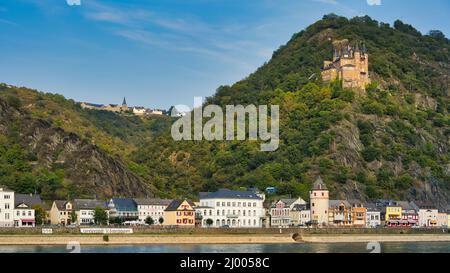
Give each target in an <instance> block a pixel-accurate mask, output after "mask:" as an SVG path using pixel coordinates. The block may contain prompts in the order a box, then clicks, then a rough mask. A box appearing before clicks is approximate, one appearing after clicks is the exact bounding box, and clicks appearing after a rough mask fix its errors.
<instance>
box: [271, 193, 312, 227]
mask: <svg viewBox="0 0 450 273" xmlns="http://www.w3.org/2000/svg"><path fill="white" fill-rule="evenodd" d="M305 204H306V202H305V200H303V199H302V198H300V197H299V198H297V199H280V200H278V201H276V202H274V203H273V204H272V206H271V207H270V225H271V226H272V227H290V226H292V225H294V223H293V222H294V221H295V222H296V224H298V223H299V220H293V218H296V219H299V218H300V217H298V218H297V217H296V216H297V211H295V212H294V211H293V208H294V206H295V205H305ZM294 214H295V215H294Z"/></svg>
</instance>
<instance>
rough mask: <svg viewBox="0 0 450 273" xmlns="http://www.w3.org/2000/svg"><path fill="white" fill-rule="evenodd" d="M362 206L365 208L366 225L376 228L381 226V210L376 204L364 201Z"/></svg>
mask: <svg viewBox="0 0 450 273" xmlns="http://www.w3.org/2000/svg"><path fill="white" fill-rule="evenodd" d="M364 207H365V208H366V209H367V212H366V227H367V228H376V227H379V226H381V210H380V209H379V208H378V207H377V206H376V204H375V203H365V204H364Z"/></svg>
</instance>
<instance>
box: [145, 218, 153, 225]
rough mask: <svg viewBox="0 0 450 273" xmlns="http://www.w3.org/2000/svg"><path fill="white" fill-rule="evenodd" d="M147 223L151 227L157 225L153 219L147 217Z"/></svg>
mask: <svg viewBox="0 0 450 273" xmlns="http://www.w3.org/2000/svg"><path fill="white" fill-rule="evenodd" d="M145 223H146V224H147V225H149V226H151V225H153V224H154V223H155V220H153V218H152V217H150V216H147V218H145Z"/></svg>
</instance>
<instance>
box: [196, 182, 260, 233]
mask: <svg viewBox="0 0 450 273" xmlns="http://www.w3.org/2000/svg"><path fill="white" fill-rule="evenodd" d="M199 197H200V206H199V207H207V208H208V209H207V212H208V214H207V215H203V219H202V226H207V225H206V222H207V221H208V219H211V220H212V221H213V224H212V225H211V226H212V227H222V226H229V227H249V228H250V227H251V228H255V227H262V225H263V219H264V218H265V210H264V207H263V202H264V196H263V195H261V194H258V193H256V192H255V191H239V190H228V189H220V190H218V191H216V192H209V193H202V194H200V196H199ZM209 210H212V211H213V212H212V215H210V214H209Z"/></svg>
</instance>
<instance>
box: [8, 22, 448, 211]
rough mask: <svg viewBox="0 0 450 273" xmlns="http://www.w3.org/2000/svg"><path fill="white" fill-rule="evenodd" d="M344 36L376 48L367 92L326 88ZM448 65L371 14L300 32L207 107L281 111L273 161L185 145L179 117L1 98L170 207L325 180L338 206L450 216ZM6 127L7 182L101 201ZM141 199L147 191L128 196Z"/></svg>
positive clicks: (30, 94) (242, 144)
mask: <svg viewBox="0 0 450 273" xmlns="http://www.w3.org/2000/svg"><path fill="white" fill-rule="evenodd" d="M344 38H345V39H348V40H349V41H355V42H356V41H362V42H364V43H365V45H366V46H367V48H368V52H369V70H370V77H371V79H372V84H371V85H370V86H368V87H367V90H366V92H365V93H363V94H361V93H360V92H355V90H349V89H342V88H341V85H340V83H339V82H334V83H332V84H331V85H325V84H323V83H322V80H321V77H320V69H321V67H322V64H323V61H324V60H328V59H331V57H332V45H331V43H332V41H333V40H335V39H344ZM449 60H450V41H449V40H448V39H447V38H445V36H444V35H443V34H442V33H441V32H440V31H430V33H428V34H426V35H422V34H421V33H420V32H418V31H417V30H415V29H414V28H413V27H412V26H410V25H407V24H405V23H403V22H401V21H396V22H395V23H394V25H393V26H390V25H388V24H385V23H380V22H377V21H375V20H373V19H371V18H369V17H367V16H366V17H355V18H352V19H347V18H345V17H339V16H336V15H333V14H330V15H326V16H324V18H323V19H322V20H320V21H318V22H316V23H315V24H313V25H311V26H309V27H308V28H306V29H305V30H303V31H301V32H299V33H297V34H294V35H293V37H292V39H291V40H290V41H289V42H288V43H287V44H286V45H284V46H282V47H280V48H279V49H278V50H277V51H276V52H274V54H273V56H272V59H271V60H270V61H268V62H267V63H266V64H264V65H263V66H262V67H260V68H259V69H258V70H257V71H256V72H254V73H253V74H251V75H249V76H248V77H247V78H245V79H243V80H242V81H239V82H237V83H235V84H234V85H232V86H221V87H219V88H218V89H217V91H216V94H215V95H214V96H212V97H210V98H208V99H207V102H206V103H207V104H218V105H227V104H244V105H245V104H256V105H257V104H277V105H280V115H281V124H280V126H281V127H280V138H281V142H280V147H279V149H278V150H277V151H275V152H261V151H260V150H259V148H260V147H259V145H258V143H257V142H251V141H231V142H230V141H223V142H220V141H216V142H208V141H180V142H176V141H174V140H173V139H172V138H171V136H170V125H171V123H172V122H173V119H172V118H170V117H150V118H143V119H142V118H138V117H134V116H132V115H128V114H122V115H119V114H115V113H110V112H105V111H95V110H84V109H81V108H80V106H79V105H78V104H76V103H75V102H73V101H71V100H66V99H64V98H63V97H62V96H59V95H53V94H45V93H41V92H37V91H34V90H29V89H26V88H16V87H8V86H6V85H2V86H0V100H3V101H5V102H6V103H7V105H9V107H12V108H17V109H18V110H19V111H22V112H23V113H24V115H26V116H27V117H30V118H32V119H39V120H44V121H46V122H48V123H49V124H51V126H53V127H55V128H61V129H62V130H64V131H65V132H68V133H73V134H76V135H77V136H79V137H80V139H82V140H83V141H86V142H87V143H90V144H93V145H95V146H96V147H98V148H99V149H100V150H101V151H104V152H105V153H107V154H108V155H110V156H112V157H113V158H114V159H115V160H117V161H118V162H121V163H120V164H122V165H123V166H124V168H126V171H127V172H129V173H130V174H129V175H132V176H133V177H135V178H136V179H137V180H138V181H139V183H142V184H143V185H145V187H146V188H147V189H148V192H151V193H155V194H156V195H159V196H162V197H175V196H182V195H188V196H195V195H196V194H197V193H198V192H199V191H208V190H215V189H217V188H222V187H229V188H240V187H259V188H262V189H263V188H265V187H267V186H275V187H277V194H278V195H292V196H294V195H299V196H302V197H303V198H305V199H307V192H308V190H309V188H310V185H311V183H312V181H313V179H314V178H315V177H316V176H317V175H321V176H322V178H323V179H324V181H325V183H327V185H328V187H329V188H330V190H331V194H332V197H333V198H360V199H369V198H399V199H421V200H432V201H434V202H436V203H437V204H439V205H441V206H447V205H449V203H450V201H449V200H450V163H449V162H450V152H449V148H448V147H449V144H450V143H449V142H450V141H449V135H450V115H449V112H450V108H449V100H450V98H449V92H450V88H449V81H448V76H449V70H450V64H449ZM0 116H1V115H0ZM2 119H3V116H2ZM0 121H2V120H0ZM0 124H2V123H1V122H0ZM5 127H7V128H5V131H6V132H8V134H5V135H2V137H1V139H0V149H1V151H2V152H1V153H0V172H1V175H0V184H7V185H8V186H11V187H13V188H15V189H18V190H21V191H34V190H37V191H40V192H43V193H46V194H48V195H49V196H48V197H55V195H56V197H61V196H65V195H68V194H69V195H72V196H74V195H76V196H83V195H84V196H86V195H90V194H92V191H90V190H89V189H86V188H80V187H77V185H78V183H81V182H80V181H77V178H76V176H73V175H72V176H71V178H70V179H68V177H67V174H66V172H67V170H66V168H68V166H69V165H70V164H66V165H64V164H62V166H61V165H58V164H55V163H57V161H58V160H54V161H52V164H50V165H49V164H42V163H41V161H40V160H36V158H35V155H33V152H31V153H30V151H32V150H33V149H29V148H28V147H27V145H26V143H24V142H23V141H19V140H18V139H17V138H14V132H15V131H14V125H13V124H8V126H5ZM0 128H1V126H0ZM16 133H19V134H20V133H23V132H16ZM55 157H56V158H58V156H57V155H55ZM36 162H38V163H36ZM108 172H114V168H112V169H111V170H108ZM126 176H127V177H128V174H127V175H126ZM135 178H133V179H129V181H135V180H134V179H135ZM92 179H93V180H95V179H96V178H95V177H94V178H92ZM127 181H128V180H127ZM130 183H131V182H130ZM133 183H135V182H133ZM136 183H137V182H136ZM49 185H53V186H51V187H53V188H50V189H48V188H46V187H50V186H49ZM55 185H56V186H55ZM55 188H56V189H57V190H56V191H55ZM135 190H136V191H140V190H141V189H139V187H131V188H129V192H133V191H135ZM94 191H97V192H100V193H101V194H102V195H103V196H107V195H109V194H111V193H114V192H117V191H114V190H109V191H104V192H102V190H101V189H94ZM49 193H53V195H52V196H50V195H51V194H49Z"/></svg>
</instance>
